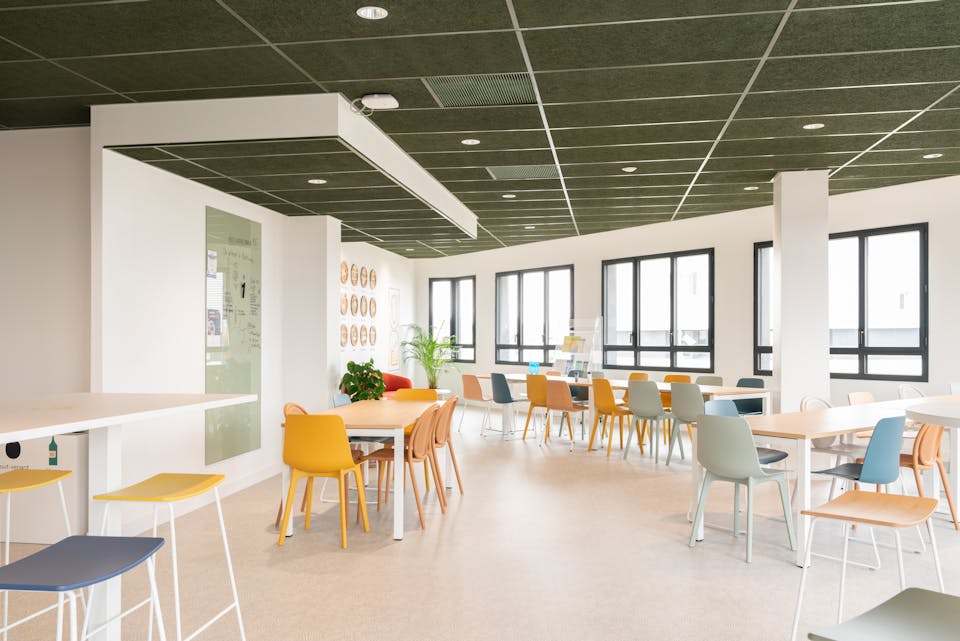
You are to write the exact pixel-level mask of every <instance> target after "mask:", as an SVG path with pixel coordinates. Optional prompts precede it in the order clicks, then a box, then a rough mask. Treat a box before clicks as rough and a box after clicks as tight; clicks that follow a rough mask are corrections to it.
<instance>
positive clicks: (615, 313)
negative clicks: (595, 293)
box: [603, 262, 634, 362]
mask: <svg viewBox="0 0 960 641" xmlns="http://www.w3.org/2000/svg"><path fill="white" fill-rule="evenodd" d="M605 269H606V274H604V278H605V280H604V289H603V323H604V344H606V345H632V344H633V336H632V334H633V308H634V300H633V294H634V286H633V263H632V262H629V263H615V264H613V265H607V266H606V268H605ZM630 358H631V360H632V358H633V356H632V355H631V356H630ZM608 362H612V361H608Z"/></svg>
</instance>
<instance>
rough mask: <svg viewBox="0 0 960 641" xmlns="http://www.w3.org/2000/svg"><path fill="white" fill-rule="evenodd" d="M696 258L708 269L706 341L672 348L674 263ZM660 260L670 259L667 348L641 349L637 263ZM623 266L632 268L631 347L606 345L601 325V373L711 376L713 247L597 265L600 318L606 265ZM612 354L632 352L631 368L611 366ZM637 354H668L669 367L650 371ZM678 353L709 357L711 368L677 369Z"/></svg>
mask: <svg viewBox="0 0 960 641" xmlns="http://www.w3.org/2000/svg"><path fill="white" fill-rule="evenodd" d="M699 254H706V256H707V259H708V262H709V265H710V277H709V278H708V279H707V281H708V283H707V285H708V287H709V291H708V295H709V305H710V311H709V319H710V326H709V328H708V332H707V335H708V341H707V345H704V346H700V345H673V344H672V343H673V336H674V334H675V333H676V324H677V308H676V289H677V282H676V262H677V261H676V259H677V258H683V257H686V256H696V255H699ZM662 258H669V259H670V342H671V344H670V345H640V344H639V341H640V327H639V323H640V300H641V296H640V263H641V261H645V260H656V259H662ZM623 263H632V264H633V297H634V298H633V310H632V312H633V328H632V330H631V344H630V345H609V344H607V325H606V322H603V327H602V328H601V333H602V339H603V347H602V352H603V356H602V360H603V368H604V369H623V370H631V369H643V370H650V371H655V372H699V373H704V374H712V373H713V372H715V371H716V366H717V359H716V325H715V316H714V311H715V307H716V298H715V294H716V290H715V287H714V281H715V279H716V268H715V267H716V261H715V255H714V248H713V247H706V248H702V249H689V250H684V251H677V252H666V253H660V254H649V255H646V256H633V257H630V258H615V259H610V260H605V261H602V262H601V264H600V309H601V310H602V312H603V314H604V315H606V311H607V301H606V296H607V267H608V266H609V265H616V264H623ZM612 352H633V364H632V365H618V364H613V363H610V362H609V361H608V359H607V356H608V354H609V353H612ZM640 352H669V353H670V366H669V367H652V366H647V365H641V364H640ZM680 352H704V353H708V354H710V367H707V368H700V367H679V366H677V354H678V353H680Z"/></svg>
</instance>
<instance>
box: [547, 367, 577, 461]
mask: <svg viewBox="0 0 960 641" xmlns="http://www.w3.org/2000/svg"><path fill="white" fill-rule="evenodd" d="M546 408H547V425H546V427H545V428H544V430H543V442H544V443H546V442H547V440H548V439H549V438H550V413H551V412H560V413H561V414H560V429H558V430H557V436H558V437H562V436H563V419H567V431H569V432H570V447H571V448H572V447H573V421H572V420H571V419H570V412H576V413H578V414H580V421H581V423H580V425H581V426H582V425H583V422H582V421H583V412H585V411H586V410H587V406H586V405H581V404H578V403H574V402H573V394H571V393H570V386H569V385H567V384H566V383H565V382H564V381H547V385H546Z"/></svg>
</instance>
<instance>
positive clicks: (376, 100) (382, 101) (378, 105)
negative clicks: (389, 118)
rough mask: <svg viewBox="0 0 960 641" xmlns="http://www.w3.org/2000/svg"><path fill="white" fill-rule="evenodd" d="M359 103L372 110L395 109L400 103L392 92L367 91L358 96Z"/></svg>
mask: <svg viewBox="0 0 960 641" xmlns="http://www.w3.org/2000/svg"><path fill="white" fill-rule="evenodd" d="M360 104H362V105H363V106H364V107H366V108H367V109H372V110H373V111H383V110H386V109H396V108H397V107H399V106H400V103H399V102H398V101H397V99H396V98H394V97H393V95H392V94H388V93H368V94H364V95H363V96H360Z"/></svg>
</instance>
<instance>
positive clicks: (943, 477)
mask: <svg viewBox="0 0 960 641" xmlns="http://www.w3.org/2000/svg"><path fill="white" fill-rule="evenodd" d="M950 438H956V435H955V434H951V435H950ZM954 465H960V462H958V463H955V464H954ZM937 467H938V468H940V484H941V485H943V492H944V494H946V495H947V504H948V505H949V506H950V516H952V517H953V529H955V530H960V522H958V521H957V507H956V506H955V505H954V504H953V495H951V494H950V483H949V482H948V481H947V471H946V470H945V469H944V467H943V459H941V458H939V457H938V458H937Z"/></svg>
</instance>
